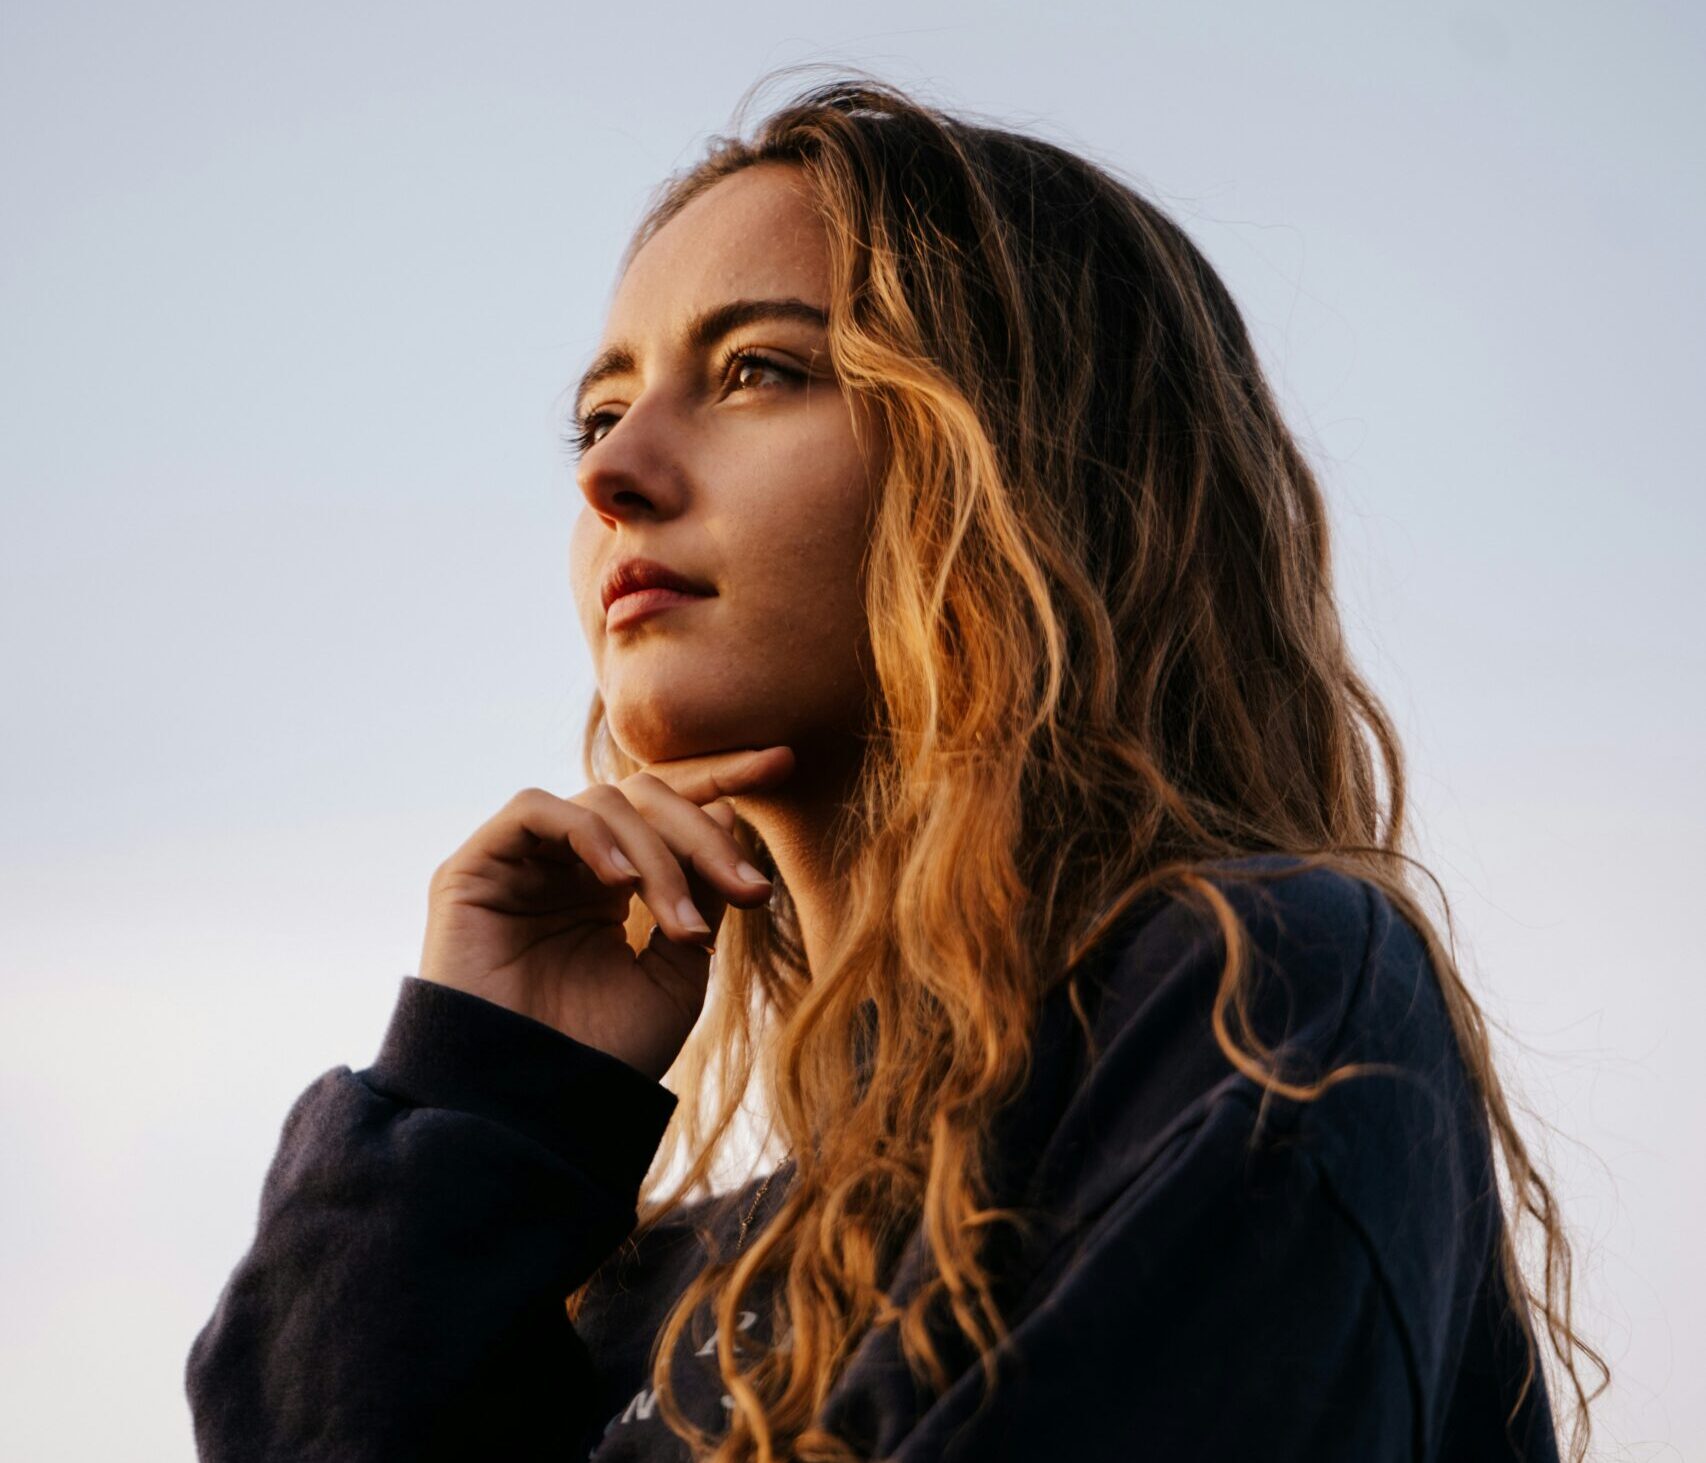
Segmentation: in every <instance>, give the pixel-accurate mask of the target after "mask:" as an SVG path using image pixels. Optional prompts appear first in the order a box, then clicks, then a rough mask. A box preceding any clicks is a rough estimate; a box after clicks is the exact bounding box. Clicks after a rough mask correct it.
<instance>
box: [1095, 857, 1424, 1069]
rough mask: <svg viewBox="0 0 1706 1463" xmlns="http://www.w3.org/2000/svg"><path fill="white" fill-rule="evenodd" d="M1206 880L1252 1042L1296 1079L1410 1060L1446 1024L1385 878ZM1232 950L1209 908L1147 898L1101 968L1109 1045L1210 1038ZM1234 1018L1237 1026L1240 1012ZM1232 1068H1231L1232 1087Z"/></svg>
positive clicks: (1277, 867) (1245, 870) (1265, 865)
mask: <svg viewBox="0 0 1706 1463" xmlns="http://www.w3.org/2000/svg"><path fill="white" fill-rule="evenodd" d="M1201 873H1202V878H1203V880H1204V882H1205V883H1206V884H1208V885H1209V886H1211V888H1212V889H1213V891H1214V893H1215V895H1216V896H1218V902H1220V903H1222V904H1223V905H1224V907H1225V909H1226V910H1227V911H1229V912H1230V914H1231V916H1232V920H1233V922H1234V924H1235V925H1236V936H1237V939H1238V942H1239V944H1240V945H1241V947H1242V959H1241V962H1240V965H1241V968H1242V979H1241V986H1242V991H1243V999H1244V1005H1245V1009H1246V1010H1247V1013H1248V1016H1249V1028H1250V1031H1251V1033H1252V1034H1253V1035H1254V1036H1256V1037H1257V1038H1258V1039H1259V1040H1260V1041H1261V1043H1262V1044H1263V1045H1265V1046H1269V1047H1273V1048H1276V1049H1277V1050H1278V1051H1279V1052H1280V1054H1281V1055H1282V1056H1283V1057H1284V1058H1286V1060H1287V1063H1288V1067H1289V1068H1290V1069H1291V1070H1294V1071H1295V1072H1296V1073H1297V1074H1298V1076H1297V1077H1296V1078H1294V1080H1313V1078H1314V1077H1316V1076H1319V1075H1320V1073H1319V1072H1318V1071H1312V1070H1311V1069H1313V1068H1319V1067H1321V1066H1322V1065H1323V1064H1325V1063H1327V1062H1329V1061H1334V1060H1338V1059H1340V1058H1341V1055H1342V1053H1343V1052H1344V1051H1345V1050H1346V1049H1348V1048H1350V1047H1356V1048H1359V1049H1361V1053H1362V1055H1361V1056H1360V1057H1359V1059H1367V1057H1368V1056H1369V1050H1368V1049H1369V1048H1371V1047H1375V1046H1384V1047H1387V1048H1389V1049H1392V1050H1391V1054H1392V1055H1399V1054H1400V1053H1399V1052H1398V1051H1397V1050H1396V1048H1397V1047H1399V1046H1401V1045H1402V1044H1403V1042H1404V1041H1406V1040H1415V1041H1418V1042H1421V1043H1423V1044H1426V1043H1427V1041H1428V1040H1429V1038H1430V1037H1431V1036H1435V1035H1437V1034H1438V1032H1439V1029H1440V1028H1441V1026H1442V1025H1443V1024H1445V1023H1446V1011H1445V1006H1444V1002H1443V999H1442V996H1441V992H1440V988H1439V984H1438V979H1437V976H1436V975H1435V973H1434V971H1433V968H1432V963H1431V961H1430V960H1429V958H1428V954H1427V949H1426V946H1425V944H1424V943H1423V941H1422V938H1421V936H1420V935H1419V934H1418V933H1417V932H1416V930H1415V929H1414V928H1413V927H1412V926H1411V925H1410V924H1409V922H1408V921H1407V920H1406V919H1405V918H1404V917H1403V915H1402V914H1401V913H1400V912H1399V911H1398V909H1397V908H1396V907H1395V905H1394V904H1393V902H1392V900H1391V899H1390V898H1389V897H1388V895H1387V894H1386V893H1385V891H1384V890H1382V889H1381V888H1380V886H1379V885H1378V884H1376V883H1375V882H1373V881H1372V880H1369V879H1366V878H1362V877H1359V876H1357V875H1354V874H1350V873H1346V872H1343V871H1341V870H1339V869H1335V868H1331V867H1324V866H1320V865H1311V864H1309V863H1307V862H1306V861H1305V860H1303V859H1301V858H1299V857H1297V856H1295V855H1291V854H1252V855H1248V856H1245V857H1242V858H1236V859H1228V860H1223V861H1220V862H1218V863H1215V864H1210V865H1206V866H1204V868H1203V869H1202V871H1201ZM1230 953H1231V952H1230V947H1229V944H1228V941H1227V938H1226V932H1225V930H1224V929H1223V926H1222V918H1221V912H1220V911H1219V910H1217V909H1216V908H1215V907H1214V903H1213V902H1211V901H1210V900H1208V899H1206V898H1203V897H1200V896H1198V897H1192V896H1191V895H1190V894H1188V893H1170V894H1168V895H1167V896H1165V897H1152V898H1151V899H1149V900H1146V901H1145V903H1144V906H1143V907H1142V908H1141V909H1139V910H1137V911H1134V915H1133V917H1132V918H1131V919H1130V920H1129V921H1127V922H1126V924H1125V927H1124V928H1123V929H1121V930H1117V931H1116V932H1115V934H1114V935H1113V937H1111V938H1110V939H1109V941H1108V942H1107V944H1106V947H1105V949H1104V951H1103V953H1102V956H1101V958H1100V959H1099V960H1097V961H1095V962H1094V964H1093V967H1092V968H1093V972H1094V974H1093V982H1094V984H1095V986H1096V987H1097V995H1098V1002H1097V1016H1096V1039H1097V1042H1098V1044H1099V1045H1111V1044H1117V1043H1120V1042H1131V1041H1134V1040H1135V1041H1137V1042H1139V1043H1140V1044H1143V1045H1145V1046H1148V1045H1149V1044H1150V1043H1152V1042H1154V1041H1156V1040H1158V1039H1160V1038H1161V1034H1162V1033H1163V1032H1167V1033H1169V1034H1170V1037H1171V1040H1172V1042H1178V1041H1194V1040H1195V1039H1197V1038H1200V1037H1201V1036H1202V1035H1203V1034H1204V1031H1205V1028H1206V1025H1207V1023H1208V1022H1209V1020H1210V1017H1211V1014H1212V1012H1213V1009H1214V1007H1215V1005H1216V1001H1217V997H1219V996H1220V995H1221V992H1222V986H1223V981H1224V978H1225V973H1226V970H1227V965H1228V959H1229V955H1230ZM1224 1015H1225V1017H1226V1019H1227V1020H1232V1019H1233V1012H1232V1011H1231V1010H1230V1009H1228V1010H1226V1011H1225V1012H1224ZM1240 1044H1241V1045H1247V1044H1248V1043H1240ZM1169 1049H1171V1045H1170V1046H1169ZM1152 1055H1153V1053H1152ZM1180 1055H1181V1056H1182V1055H1183V1053H1180ZM1232 1071H1233V1069H1232V1068H1230V1066H1225V1065H1223V1068H1222V1075H1223V1076H1227V1077H1230V1076H1231V1074H1232ZM1201 1095H1205V1096H1206V1095H1207V1094H1206V1092H1205V1093H1203V1094H1201Z"/></svg>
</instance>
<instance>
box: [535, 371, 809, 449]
mask: <svg viewBox="0 0 1706 1463" xmlns="http://www.w3.org/2000/svg"><path fill="white" fill-rule="evenodd" d="M749 362H750V363H751V364H752V365H755V366H764V367H766V368H768V369H769V370H772V371H775V372H777V373H778V374H779V375H781V376H784V377H787V378H788V379H790V380H795V381H797V380H799V379H800V378H801V377H802V376H804V375H805V372H804V371H800V370H796V369H795V368H794V367H792V366H784V365H783V364H782V363H781V362H780V361H773V360H771V359H770V357H769V356H767V355H763V354H761V353H760V352H758V351H755V350H743V349H741V348H739V347H736V348H735V349H733V350H730V351H727V352H725V353H724V355H723V356H722V358H721V359H720V360H719V361H718V362H717V379H718V380H719V381H726V380H727V379H728V375H729V371H730V370H731V369H732V368H733V367H735V366H737V365H745V364H747V363H749ZM745 389H746V390H749V391H750V390H751V389H752V388H751V387H747V388H745ZM619 421H621V418H620V417H613V416H611V414H610V413H609V412H607V411H589V412H587V413H586V414H585V415H584V416H580V417H576V418H574V419H573V420H572V421H571V422H570V427H571V429H572V430H570V431H569V432H566V433H565V434H564V436H563V443H564V445H565V446H566V447H567V448H568V449H569V451H570V453H571V454H573V455H574V456H576V457H578V456H580V454H581V453H583V452H585V451H587V450H588V449H589V448H591V447H594V446H596V445H597V444H598V443H599V442H602V441H603V440H604V438H603V437H597V438H595V437H594V436H593V433H594V432H595V431H597V430H598V428H599V427H600V426H602V425H603V424H604V423H605V422H609V423H610V424H611V426H612V428H614V426H615V424H616V423H617V422H619ZM605 435H606V436H608V435H609V433H606V434H605Z"/></svg>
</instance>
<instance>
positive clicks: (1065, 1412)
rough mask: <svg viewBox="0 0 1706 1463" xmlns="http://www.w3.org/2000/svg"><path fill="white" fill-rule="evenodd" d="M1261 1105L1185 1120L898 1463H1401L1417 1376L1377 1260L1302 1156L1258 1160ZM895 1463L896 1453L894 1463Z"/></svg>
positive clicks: (1407, 1451)
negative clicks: (1059, 1462) (1021, 1462)
mask: <svg viewBox="0 0 1706 1463" xmlns="http://www.w3.org/2000/svg"><path fill="white" fill-rule="evenodd" d="M1255 1111H1256V1110H1255V1105H1254V1098H1253V1097H1248V1098H1247V1096H1246V1094H1244V1093H1242V1092H1241V1091H1238V1090H1234V1091H1232V1092H1230V1093H1228V1094H1226V1095H1224V1096H1222V1097H1221V1098H1220V1099H1218V1100H1217V1101H1216V1103H1215V1104H1214V1105H1213V1106H1212V1107H1211V1108H1210V1109H1209V1111H1208V1113H1207V1115H1206V1116H1204V1117H1202V1118H1201V1119H1200V1121H1197V1122H1194V1123H1188V1124H1187V1125H1186V1126H1185V1127H1184V1128H1183V1130H1182V1131H1181V1132H1179V1133H1178V1134H1176V1135H1175V1136H1174V1137H1173V1138H1172V1139H1171V1140H1169V1141H1168V1143H1167V1144H1166V1145H1165V1147H1164V1148H1163V1149H1162V1151H1161V1152H1160V1154H1159V1155H1158V1157H1157V1158H1156V1160H1155V1162H1154V1163H1153V1164H1151V1165H1150V1166H1149V1167H1148V1168H1147V1169H1146V1170H1145V1171H1144V1172H1143V1173H1142V1174H1140V1175H1139V1176H1138V1177H1137V1178H1135V1179H1134V1180H1133V1181H1132V1182H1130V1183H1129V1184H1128V1185H1127V1186H1126V1187H1125V1188H1123V1189H1122V1190H1121V1191H1120V1192H1119V1193H1118V1194H1117V1196H1116V1197H1115V1198H1114V1199H1113V1200H1112V1202H1111V1203H1110V1204H1109V1205H1108V1207H1107V1208H1106V1210H1105V1211H1103V1213H1102V1214H1101V1215H1100V1216H1099V1217H1098V1218H1097V1219H1096V1220H1095V1221H1094V1222H1092V1223H1091V1224H1090V1225H1089V1227H1088V1228H1087V1229H1086V1230H1085V1231H1084V1232H1083V1233H1082V1234H1081V1235H1080V1236H1079V1237H1078V1239H1077V1240H1076V1241H1075V1242H1074V1244H1073V1246H1072V1250H1071V1252H1070V1253H1069V1254H1066V1255H1064V1256H1062V1257H1061V1258H1060V1260H1059V1261H1058V1262H1057V1263H1055V1264H1052V1265H1050V1266H1049V1267H1048V1268H1047V1269H1046V1270H1045V1271H1044V1272H1043V1274H1042V1275H1041V1276H1040V1277H1039V1279H1038V1281H1037V1282H1036V1285H1037V1289H1035V1290H1034V1291H1033V1294H1032V1295H1031V1297H1030V1298H1029V1301H1028V1303H1027V1306H1026V1313H1025V1316H1024V1319H1023V1320H1022V1321H1021V1322H1020V1323H1019V1324H1018V1325H1017V1326H1016V1327H1015V1328H1014V1329H1013V1331H1012V1333H1011V1335H1010V1336H1009V1337H1008V1338H1007V1340H1006V1342H1005V1343H1003V1344H1002V1345H1001V1346H1000V1347H998V1348H997V1353H998V1355H999V1357H1000V1369H999V1373H998V1377H997V1385H996V1387H995V1390H994V1392H993V1394H992V1396H990V1398H989V1400H988V1403H987V1405H986V1406H984V1407H983V1408H982V1410H981V1411H980V1410H979V1407H978V1404H979V1402H980V1400H982V1397H983V1394H984V1380H983V1376H982V1372H981V1370H980V1368H978V1367H976V1366H973V1367H971V1368H970V1369H969V1371H967V1372H966V1373H963V1374H962V1375H961V1376H960V1377H958V1378H957V1379H956V1381H955V1382H954V1383H953V1385H952V1386H951V1387H950V1388H949V1390H948V1391H947V1392H946V1393H944V1394H943V1395H942V1396H941V1397H940V1398H938V1399H937V1400H936V1401H935V1402H934V1404H933V1405H932V1406H931V1407H930V1408H929V1409H928V1410H927V1411H926V1413H925V1414H924V1416H923V1417H922V1418H920V1419H919V1421H918V1423H917V1425H916V1426H915V1427H913V1428H912V1429H911V1430H910V1431H909V1432H908V1434H907V1436H906V1437H905V1438H903V1439H891V1440H889V1442H890V1444H891V1446H892V1447H893V1450H894V1451H893V1454H892V1456H893V1459H894V1463H926V1460H930V1463H959V1460H973V1459H976V1460H978V1463H988V1460H1005V1459H1013V1460H1018V1459H1028V1458H1056V1457H1058V1458H1073V1459H1077V1460H1081V1463H1099V1460H1106V1463H1116V1460H1119V1463H1124V1460H1129V1459H1132V1458H1157V1459H1160V1458H1189V1459H1191V1460H1193V1463H1243V1460H1246V1459H1250V1458H1261V1459H1263V1460H1264V1463H1353V1460H1354V1463H1409V1460H1411V1459H1412V1458H1414V1457H1419V1456H1420V1453H1419V1452H1417V1451H1415V1450H1416V1447H1417V1438H1418V1433H1417V1421H1416V1419H1417V1401H1416V1388H1415V1382H1414V1376H1413V1370H1412V1367H1411V1363H1410V1360H1409V1358H1408V1355H1407V1350H1406V1343H1405V1340H1404V1335H1403V1331H1402V1328H1401V1326H1400V1325H1399V1324H1398V1321H1397V1318H1396V1314H1395V1312H1394V1310H1393V1309H1392V1304H1391V1300H1390V1298H1389V1296H1388V1293H1387V1290H1386V1286H1385V1283H1384V1281H1383V1277H1382V1274H1381V1271H1380V1267H1379V1264H1378V1262H1377V1259H1376V1257H1375V1255H1374V1253H1373V1251H1372V1250H1371V1248H1370V1247H1369V1245H1368V1244H1367V1243H1366V1242H1365V1240H1364V1237H1363V1235H1362V1233H1361V1232H1360V1230H1359V1229H1358V1227H1357V1226H1356V1224H1355V1222H1354V1220H1353V1219H1352V1218H1351V1216H1350V1215H1349V1214H1348V1212H1347V1211H1346V1210H1344V1209H1343V1208H1342V1207H1341V1206H1340V1205H1339V1203H1338V1202H1337V1200H1336V1197H1335V1193H1334V1189H1333V1185H1332V1183H1331V1181H1330V1178H1329V1177H1328V1174H1327V1171H1326V1170H1325V1169H1324V1168H1323V1166H1322V1165H1321V1163H1320V1161H1319V1160H1318V1159H1317V1158H1316V1157H1315V1156H1314V1155H1313V1154H1311V1153H1310V1152H1309V1151H1308V1150H1307V1149H1305V1148H1303V1147H1301V1146H1292V1145H1281V1146H1277V1147H1276V1148H1274V1149H1271V1150H1263V1149H1258V1150H1256V1151H1255V1152H1254V1153H1253V1154H1252V1153H1248V1152H1247V1151H1246V1148H1247V1140H1248V1138H1249V1136H1250V1133H1251V1131H1252V1127H1253V1124H1254V1119H1255ZM885 1456H887V1454H885Z"/></svg>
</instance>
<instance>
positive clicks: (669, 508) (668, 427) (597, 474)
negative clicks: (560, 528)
mask: <svg viewBox="0 0 1706 1463" xmlns="http://www.w3.org/2000/svg"><path fill="white" fill-rule="evenodd" d="M680 448H681V441H680V426H679V424H678V423H675V422H673V421H672V419H671V418H670V417H669V415H668V411H667V406H666V404H665V403H664V401H662V400H661V399H660V398H659V397H658V396H657V395H656V394H652V395H650V396H649V397H648V394H646V393H642V394H641V396H640V397H639V398H638V399H637V400H636V401H635V402H634V404H633V405H632V406H630V407H628V408H627V410H626V411H624V412H623V414H622V416H621V419H620V420H619V421H618V422H616V423H615V424H613V425H607V426H606V427H605V428H604V435H603V436H602V437H600V438H599V439H598V441H596V442H595V443H593V444H592V445H591V446H590V447H588V448H587V449H586V450H585V451H584V452H583V453H582V454H581V458H580V461H579V462H578V463H577V464H576V465H575V482H576V484H577V485H578V486H579V488H580V490H581V495H582V496H583V497H584V498H585V499H586V501H587V504H588V505H589V506H590V507H591V508H592V510H593V512H595V513H596V514H597V515H598V516H599V518H600V519H602V520H603V522H604V524H605V526H606V527H607V528H615V527H616V526H617V525H618V524H621V523H625V522H633V521H635V520H639V519H647V518H667V517H669V516H671V515H672V514H674V513H678V512H680V511H681V507H682V504H683V503H684V502H685V500H686V496H687V494H686V489H687V475H686V472H685V470H684V464H683V462H682V456H681V451H680Z"/></svg>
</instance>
